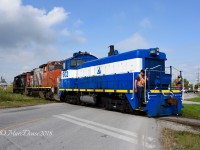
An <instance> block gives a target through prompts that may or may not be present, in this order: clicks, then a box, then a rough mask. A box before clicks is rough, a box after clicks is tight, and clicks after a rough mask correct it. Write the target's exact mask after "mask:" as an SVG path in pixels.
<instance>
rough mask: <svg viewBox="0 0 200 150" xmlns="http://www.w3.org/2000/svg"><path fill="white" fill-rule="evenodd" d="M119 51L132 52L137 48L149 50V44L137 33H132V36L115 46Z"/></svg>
mask: <svg viewBox="0 0 200 150" xmlns="http://www.w3.org/2000/svg"><path fill="white" fill-rule="evenodd" d="M115 47H116V49H119V50H126V51H127V50H133V49H139V48H142V49H143V48H149V43H148V42H147V41H146V40H145V38H144V37H142V36H141V35H140V34H139V33H134V34H133V35H132V36H130V37H128V38H126V39H124V40H122V41H120V42H118V43H116V44H115Z"/></svg>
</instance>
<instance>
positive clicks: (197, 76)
mask: <svg viewBox="0 0 200 150" xmlns="http://www.w3.org/2000/svg"><path fill="white" fill-rule="evenodd" d="M197 87H198V89H199V67H198V75H197Z"/></svg>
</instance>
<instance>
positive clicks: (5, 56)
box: [0, 0, 200, 83]
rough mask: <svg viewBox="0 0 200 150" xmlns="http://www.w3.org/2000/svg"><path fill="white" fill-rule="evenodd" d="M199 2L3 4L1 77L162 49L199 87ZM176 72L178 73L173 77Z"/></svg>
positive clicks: (26, 0)
mask: <svg viewBox="0 0 200 150" xmlns="http://www.w3.org/2000/svg"><path fill="white" fill-rule="evenodd" d="M199 7H200V1H199V0H192V1H188V0H176V1H175V0H167V1H166V0H123V1H122V0H0V18H1V19H0V61H1V63H0V76H3V77H4V78H5V79H6V81H7V82H12V81H13V77H14V76H16V75H18V74H21V73H22V72H27V71H30V70H32V69H34V68H37V67H38V66H39V65H41V64H44V63H46V62H48V61H52V60H62V59H66V58H69V57H71V56H72V54H73V53H74V52H77V51H88V52H90V53H92V54H93V55H95V56H97V57H98V58H101V57H106V56H107V54H108V46H109V45H115V49H117V50H119V52H120V53H122V52H126V51H130V50H134V49H146V48H153V47H159V49H160V51H161V52H165V53H166V55H167V59H168V60H167V61H166V66H173V67H175V68H177V69H178V70H182V71H183V75H184V78H186V79H188V80H189V81H190V82H191V83H196V82H197V73H198V68H200V9H199ZM176 74H177V71H174V76H175V75H176Z"/></svg>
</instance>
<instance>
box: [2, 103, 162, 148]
mask: <svg viewBox="0 0 200 150" xmlns="http://www.w3.org/2000/svg"><path fill="white" fill-rule="evenodd" d="M159 136H160V129H159V125H158V123H157V122H156V120H155V119H153V118H147V117H142V116H135V115H130V114H122V113H120V112H113V111H107V110H103V109H96V108H91V107H85V106H77V105H71V104H66V103H55V104H48V105H40V106H32V107H24V108H14V109H1V110H0V149H1V150H4V149H5V150H40V149H42V150H55V149H56V150H102V149H103V150H122V149H123V150H146V149H147V150H148V149H152V150H155V149H161V146H160V142H159Z"/></svg>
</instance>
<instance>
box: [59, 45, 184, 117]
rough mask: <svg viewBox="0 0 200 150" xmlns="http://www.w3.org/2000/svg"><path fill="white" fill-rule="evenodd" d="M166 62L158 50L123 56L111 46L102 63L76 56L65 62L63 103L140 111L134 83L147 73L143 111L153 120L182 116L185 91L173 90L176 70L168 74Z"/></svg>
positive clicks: (62, 88) (93, 57)
mask: <svg viewBox="0 0 200 150" xmlns="http://www.w3.org/2000/svg"><path fill="white" fill-rule="evenodd" d="M166 60H167V59H166V54H165V53H162V52H159V49H158V48H150V49H138V50H132V51H129V52H125V53H121V54H119V53H118V51H117V50H114V46H113V45H111V46H110V52H109V53H108V57H105V58H101V59H98V58H96V57H95V56H93V55H91V54H89V53H87V52H78V53H75V54H74V55H73V57H71V58H69V59H66V60H65V61H63V70H62V73H61V80H60V86H59V91H60V92H59V96H60V100H61V101H66V102H70V103H74V104H90V105H98V106H101V107H105V108H106V109H115V110H120V111H122V112H129V111H133V110H138V97H137V92H136V91H134V88H135V87H134V81H135V79H136V76H137V75H138V74H139V72H140V70H141V69H143V70H145V74H146V75H147V77H148V81H147V82H145V92H144V98H145V102H144V104H143V105H142V109H141V110H140V111H144V112H146V113H147V115H148V116H150V117H152V116H163V115H177V114H180V113H181V108H182V107H183V106H182V91H181V89H175V90H174V89H172V86H171V82H172V67H170V68H169V69H170V73H169V74H167V73H166V72H165V70H166V68H165V61H166ZM180 76H181V72H180Z"/></svg>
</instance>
